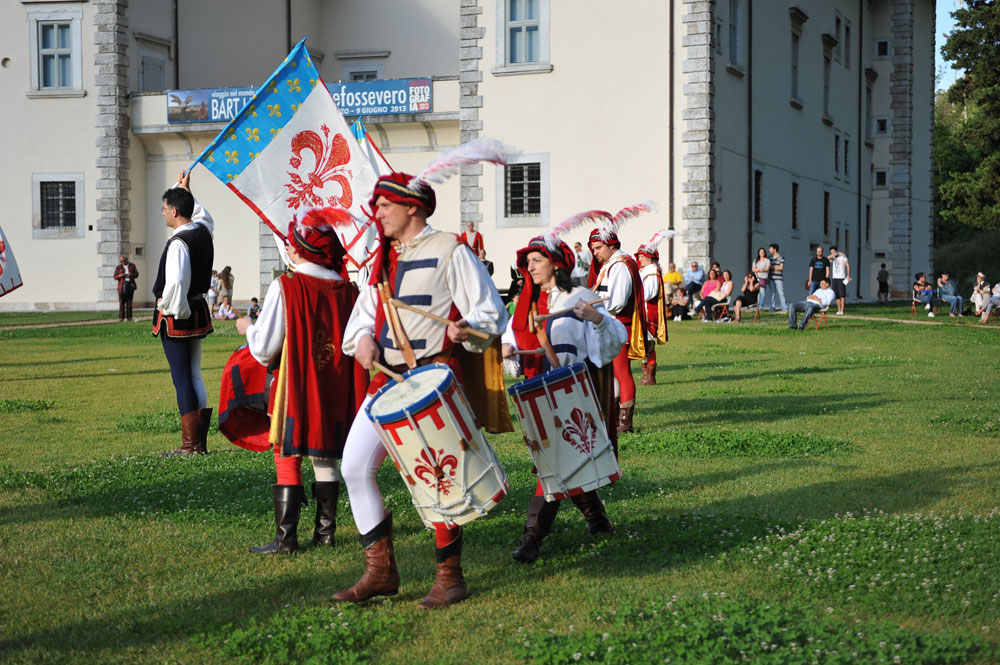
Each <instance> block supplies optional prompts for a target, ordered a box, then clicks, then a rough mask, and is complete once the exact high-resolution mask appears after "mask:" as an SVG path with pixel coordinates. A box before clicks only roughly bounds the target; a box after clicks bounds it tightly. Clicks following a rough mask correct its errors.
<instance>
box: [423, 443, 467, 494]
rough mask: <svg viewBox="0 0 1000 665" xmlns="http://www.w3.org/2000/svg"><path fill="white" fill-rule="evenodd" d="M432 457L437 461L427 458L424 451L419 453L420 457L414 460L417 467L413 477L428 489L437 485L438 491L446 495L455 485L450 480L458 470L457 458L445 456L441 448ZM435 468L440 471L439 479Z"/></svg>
mask: <svg viewBox="0 0 1000 665" xmlns="http://www.w3.org/2000/svg"><path fill="white" fill-rule="evenodd" d="M432 452H433V451H432ZM434 456H435V457H437V459H431V458H430V457H428V456H427V451H426V450H422V451H420V457H417V458H415V459H414V461H415V462H416V463H417V466H416V467H415V468H414V469H413V475H415V476H416V477H417V478H419V479H420V480H422V481H424V483H425V484H426V485H427V486H429V487H434V486H435V485H437V488H438V491H440V492H441V494H445V495H447V494H449V493H450V492H451V489H452V487H454V485H455V483H454V481H452V478H454V477H455V471H456V469H457V468H458V458H456V457H455V456H454V455H445V454H444V449H443V448H441V449H439V450H438V451H437V452H436V453H435V454H434ZM435 467H437V468H438V469H440V470H441V476H440V477H438V475H437V472H436V471H435Z"/></svg>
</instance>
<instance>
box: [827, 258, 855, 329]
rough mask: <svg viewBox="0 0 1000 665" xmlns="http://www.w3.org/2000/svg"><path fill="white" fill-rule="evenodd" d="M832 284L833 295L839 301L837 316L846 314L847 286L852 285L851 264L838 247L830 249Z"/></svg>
mask: <svg viewBox="0 0 1000 665" xmlns="http://www.w3.org/2000/svg"><path fill="white" fill-rule="evenodd" d="M829 259H830V279H831V280H832V281H831V282H830V284H831V286H832V288H833V294H834V296H836V299H837V315H838V316H839V315H842V314H843V313H844V301H845V300H846V299H847V285H848V284H850V283H851V264H850V263H848V261H847V255H846V254H844V253H843V252H838V251H837V248H836V247H831V248H830V256H829Z"/></svg>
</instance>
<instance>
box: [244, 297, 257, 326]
mask: <svg viewBox="0 0 1000 665" xmlns="http://www.w3.org/2000/svg"><path fill="white" fill-rule="evenodd" d="M258 316H260V305H259V304H258V303H257V299H256V298H251V299H250V307H249V308H248V309H247V317H248V318H249V319H250V323H257V317H258Z"/></svg>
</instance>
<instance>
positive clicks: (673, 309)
mask: <svg viewBox="0 0 1000 665" xmlns="http://www.w3.org/2000/svg"><path fill="white" fill-rule="evenodd" d="M690 304H691V298H689V297H688V294H687V290H686V289H685V288H684V287H683V286H679V287H677V290H676V291H674V295H672V296H671V297H670V304H669V305H668V306H667V307H668V308H669V310H670V317H671V318H672V319H673V320H674V321H686V320H688V319H690V318H691V315H690V314H688V306H689V305H690Z"/></svg>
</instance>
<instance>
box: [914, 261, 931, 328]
mask: <svg viewBox="0 0 1000 665" xmlns="http://www.w3.org/2000/svg"><path fill="white" fill-rule="evenodd" d="M916 278H917V281H916V282H914V283H913V299H914V300H915V301H916V302H919V303H923V304H924V309H926V310H928V311H927V316H929V317H930V318H932V319H933V318H934V309H933V306H934V287H933V286H931V285H930V284H928V283H927V275H925V274H924V273H922V272H918V273H917V275H916Z"/></svg>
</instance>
